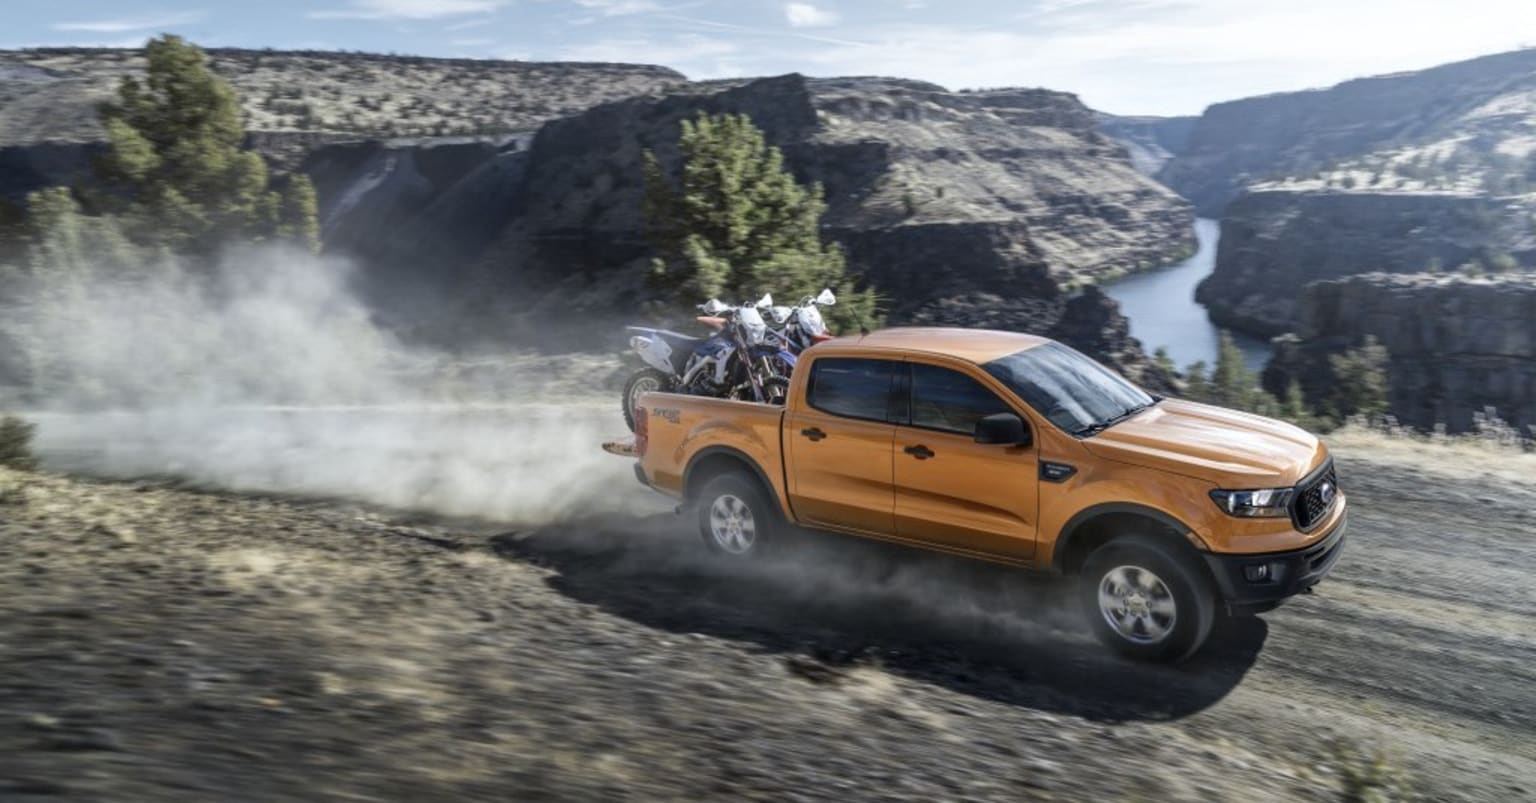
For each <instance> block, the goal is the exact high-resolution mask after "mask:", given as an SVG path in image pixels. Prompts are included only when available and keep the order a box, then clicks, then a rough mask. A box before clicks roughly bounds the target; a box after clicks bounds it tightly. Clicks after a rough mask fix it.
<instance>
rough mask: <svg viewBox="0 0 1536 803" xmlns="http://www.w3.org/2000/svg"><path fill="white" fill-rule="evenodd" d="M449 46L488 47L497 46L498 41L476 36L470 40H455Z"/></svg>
mask: <svg viewBox="0 0 1536 803" xmlns="http://www.w3.org/2000/svg"><path fill="white" fill-rule="evenodd" d="M448 44H450V45H453V46H454V47H488V46H490V45H494V44H496V40H495V39H492V38H490V37H487V36H475V37H470V38H468V39H453V40H451V41H449V42H448Z"/></svg>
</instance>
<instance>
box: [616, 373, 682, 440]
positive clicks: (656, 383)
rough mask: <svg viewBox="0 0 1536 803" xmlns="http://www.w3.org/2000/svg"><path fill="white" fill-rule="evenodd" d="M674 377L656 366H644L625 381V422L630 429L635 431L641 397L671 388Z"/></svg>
mask: <svg viewBox="0 0 1536 803" xmlns="http://www.w3.org/2000/svg"><path fill="white" fill-rule="evenodd" d="M671 387H672V377H670V376H667V375H666V374H664V373H662V372H660V371H658V370H656V369H655V368H642V369H640V370H639V371H636V372H635V373H634V374H633V375H631V376H630V377H629V381H628V382H625V383H624V423H625V424H627V425H628V426H629V431H630V432H634V431H635V415H636V411H637V410H638V409H639V408H640V397H641V396H644V395H645V394H647V393H657V392H661V391H666V390H670V389H671Z"/></svg>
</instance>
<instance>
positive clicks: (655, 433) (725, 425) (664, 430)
mask: <svg viewBox="0 0 1536 803" xmlns="http://www.w3.org/2000/svg"><path fill="white" fill-rule="evenodd" d="M640 404H641V405H642V406H643V407H645V410H646V430H647V446H646V450H645V456H644V457H642V458H640V467H641V469H642V470H643V471H644V472H645V476H646V478H647V479H648V480H649V481H650V483H651V486H652V487H654V488H656V489H657V490H659V491H662V492H664V493H667V494H670V495H672V496H677V497H681V496H683V494H684V491H685V490H686V489H685V488H684V482H685V479H686V476H685V475H686V473H687V470H688V465H689V463H690V461H692V460H693V459H694V458H695V457H696V456H698V455H699V453H700V452H702V451H704V450H706V449H713V450H729V451H731V452H735V453H737V454H739V455H740V456H741V457H744V458H746V459H748V460H750V461H752V462H753V463H755V464H756V465H757V467H758V468H760V469H761V470H762V473H763V475H764V476H765V477H766V478H767V480H768V483H769V485H770V486H772V487H771V490H772V492H773V495H774V497H775V498H776V499H777V501H778V504H779V508H780V509H781V510H784V511H786V512H787V511H788V510H789V506H788V504H787V500H788V496H787V494H786V490H785V488H784V459H783V449H782V445H781V442H780V440H779V429H780V424H781V422H782V420H783V417H784V408H782V407H776V406H772V405H767V404H758V403H756V402H742V401H730V400H728V399H710V398H705V397H701V396H685V395H681V394H676V393H648V394H646V395H645V396H643V397H641V400H640Z"/></svg>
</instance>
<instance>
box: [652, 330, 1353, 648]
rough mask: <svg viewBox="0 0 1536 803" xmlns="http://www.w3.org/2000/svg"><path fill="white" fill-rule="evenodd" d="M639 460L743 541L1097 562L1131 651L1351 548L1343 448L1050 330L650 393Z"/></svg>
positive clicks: (922, 342)
mask: <svg viewBox="0 0 1536 803" xmlns="http://www.w3.org/2000/svg"><path fill="white" fill-rule="evenodd" d="M641 406H642V407H643V409H644V414H643V415H642V416H641V417H640V418H641V422H640V425H639V426H638V427H637V432H636V442H635V447H634V448H635V452H636V453H637V454H638V456H639V461H638V463H637V465H636V475H637V477H638V478H639V479H640V480H641V481H642V482H644V483H645V484H646V485H648V486H650V487H652V488H654V489H656V490H658V491H660V492H662V493H666V494H669V495H672V496H675V497H677V498H679V499H681V500H682V501H683V502H684V503H685V505H684V509H687V510H689V511H691V512H692V515H694V516H696V517H697V520H698V526H699V529H700V532H701V535H702V536H703V538H704V541H705V543H706V544H707V545H709V546H710V547H711V548H712V549H715V550H717V551H720V552H722V553H724V554H727V555H731V556H735V557H742V558H745V557H750V556H752V555H755V554H759V553H761V552H762V551H764V550H767V549H771V548H772V546H773V545H774V541H775V539H774V536H775V534H776V533H777V532H779V531H780V530H781V529H782V528H783V527H786V526H797V527H802V528H807V529H811V530H821V531H829V532H836V533H843V534H848V535H855V536H859V537H865V538H872V539H878V540H884V541H893V542H897V543H901V544H906V545H910V546H914V547H918V548H923V549H931V550H937V551H942V552H947V553H951V554H955V555H961V556H965V557H970V558H976V559H980V560H986V561H991V562H996V563H1004V564H1009V565H1013V566H1018V567H1020V568H1024V569H1030V570H1034V571H1041V572H1053V573H1058V574H1070V575H1077V576H1079V577H1080V581H1079V589H1080V590H1079V594H1080V597H1081V600H1082V605H1083V608H1084V610H1085V613H1086V614H1087V618H1088V620H1089V623H1090V625H1091V626H1092V627H1093V629H1094V630H1095V632H1096V633H1098V635H1099V636H1100V637H1101V638H1102V639H1103V640H1104V641H1105V642H1106V643H1107V644H1109V645H1110V646H1112V647H1114V648H1116V649H1118V650H1121V651H1122V652H1125V653H1128V654H1131V655H1133V656H1138V657H1145V658H1155V659H1180V658H1183V657H1187V656H1188V655H1190V654H1192V653H1193V652H1195V651H1196V650H1197V649H1198V648H1199V647H1200V645H1201V644H1202V643H1203V642H1204V640H1205V638H1206V636H1207V634H1208V633H1209V632H1210V629H1211V625H1212V623H1213V621H1214V618H1215V617H1216V616H1217V615H1218V614H1219V613H1222V612H1229V613H1245V612H1254V611H1259V610H1264V609H1267V608H1270V607H1273V606H1274V605H1276V604H1278V603H1279V602H1280V601H1281V600H1283V599H1285V598H1286V597H1288V596H1291V595H1293V594H1295V593H1298V592H1301V591H1304V590H1307V589H1310V588H1311V586H1312V585H1314V584H1315V583H1317V582H1318V581H1319V580H1321V579H1322V577H1323V576H1324V575H1325V574H1326V573H1327V572H1328V571H1329V570H1330V569H1331V568H1332V566H1333V564H1334V563H1335V562H1336V561H1337V560H1338V557H1339V554H1340V550H1341V546H1342V542H1343V538H1344V532H1345V515H1346V514H1345V499H1344V496H1343V494H1342V493H1340V492H1339V490H1338V479H1337V475H1336V472H1335V470H1334V468H1333V463H1332V460H1331V458H1330V457H1329V455H1328V451H1327V448H1326V447H1325V446H1324V445H1323V444H1322V443H1321V442H1319V440H1318V439H1317V438H1316V437H1314V436H1313V435H1311V434H1309V433H1307V432H1305V431H1303V430H1301V429H1298V428H1296V427H1294V426H1291V425H1289V424H1286V423H1283V422H1280V421H1274V420H1271V419H1267V418H1263V417H1260V416H1255V415H1250V414H1247V413H1241V412H1237V411H1233V410H1226V409H1222V408H1218V407H1213V406H1209V405H1203V404H1196V403H1192V402H1185V401H1178V400H1174V399H1163V398H1158V397H1156V396H1153V395H1150V394H1147V393H1146V392H1144V391H1142V390H1141V389H1139V388H1137V387H1136V386H1134V385H1133V384H1131V383H1130V382H1128V381H1126V380H1125V379H1123V378H1121V377H1120V376H1119V375H1117V374H1115V373H1114V372H1112V371H1110V370H1109V369H1107V368H1104V367H1103V366H1101V365H1099V364H1098V363H1096V362H1094V361H1093V360H1091V359H1089V358H1088V357H1085V356H1084V355H1082V354H1080V353H1078V352H1076V351H1074V350H1072V349H1070V348H1068V347H1066V346H1064V345H1062V344H1060V343H1056V342H1053V341H1050V340H1047V339H1045V338H1039V337H1033V336H1029V335H1023V334H1017V333H1010V332H991V331H981V330H966V329H941V328H896V329H886V330H882V331H879V332H874V333H871V334H868V335H862V336H854V337H843V338H838V339H835V340H831V341H828V342H826V343H822V344H820V345H817V346H815V347H813V348H811V349H808V350H807V351H805V352H804V353H803V355H802V356H801V359H800V362H799V363H798V365H797V366H796V369H795V373H794V376H793V378H792V380H791V385H790V390H789V394H788V397H787V402H786V405H785V406H784V407H782V408H780V407H775V406H770V405H763V404H754V403H750V402H738V401H726V400H719V399H706V398H699V397H693V396H681V395H675V394H661V393H656V394H649V395H647V396H645V397H644V398H642V400H641Z"/></svg>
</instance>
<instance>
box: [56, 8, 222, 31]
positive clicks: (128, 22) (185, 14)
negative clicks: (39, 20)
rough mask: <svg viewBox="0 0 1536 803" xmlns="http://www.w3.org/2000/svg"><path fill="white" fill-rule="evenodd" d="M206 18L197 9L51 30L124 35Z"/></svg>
mask: <svg viewBox="0 0 1536 803" xmlns="http://www.w3.org/2000/svg"><path fill="white" fill-rule="evenodd" d="M206 16H208V12H206V11H203V10H201V9H199V10H195V11H178V12H175V13H173V14H158V15H154V16H149V15H145V16H138V17H120V18H117V19H106V20H86V21H81V22H59V23H54V25H53V29H54V30H55V31H85V32H87V33H126V32H128V31H148V30H164V29H166V28H177V27H180V26H182V25H191V24H192V23H194V22H198V21H199V20H201V19H203V18H204V17H206Z"/></svg>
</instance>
